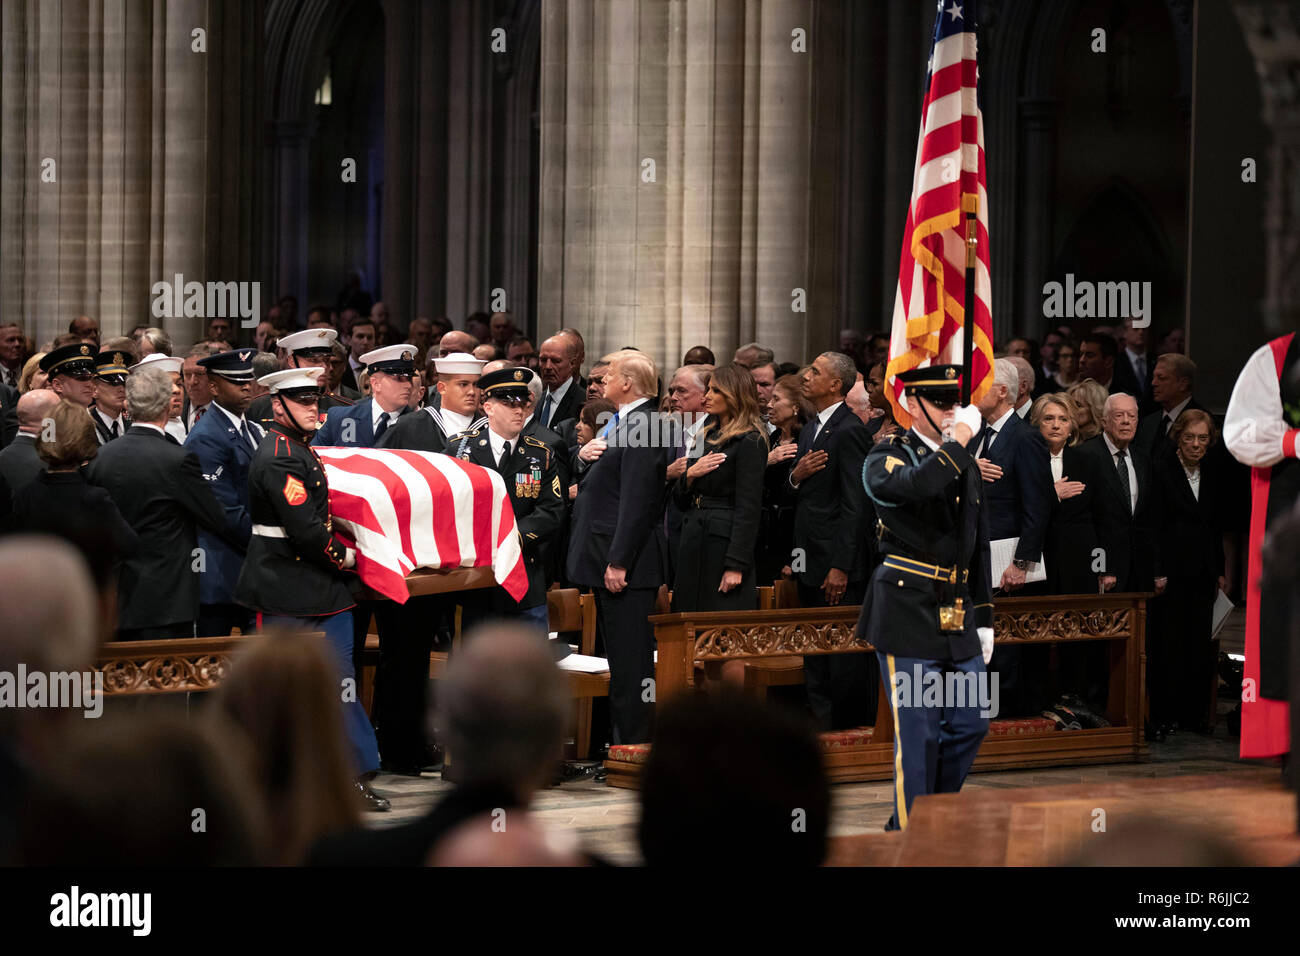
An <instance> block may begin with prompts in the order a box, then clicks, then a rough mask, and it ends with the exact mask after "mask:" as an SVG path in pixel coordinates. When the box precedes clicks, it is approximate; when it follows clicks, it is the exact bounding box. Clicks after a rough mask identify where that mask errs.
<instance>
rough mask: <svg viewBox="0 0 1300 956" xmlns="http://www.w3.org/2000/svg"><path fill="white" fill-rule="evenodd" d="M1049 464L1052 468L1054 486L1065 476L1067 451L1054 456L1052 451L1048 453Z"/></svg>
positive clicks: (1061, 451)
mask: <svg viewBox="0 0 1300 956" xmlns="http://www.w3.org/2000/svg"><path fill="white" fill-rule="evenodd" d="M1047 455H1048V460H1047V463H1048V464H1049V465H1051V466H1052V484H1056V483H1057V482H1058V481H1060V480H1061V478H1062V476H1063V475H1064V474H1065V449H1064V448H1062V449H1061V450H1060V451H1059V452H1057V453H1056V454H1055V455H1053V454H1052V453H1051V452H1050V451H1049V452H1048V453H1047Z"/></svg>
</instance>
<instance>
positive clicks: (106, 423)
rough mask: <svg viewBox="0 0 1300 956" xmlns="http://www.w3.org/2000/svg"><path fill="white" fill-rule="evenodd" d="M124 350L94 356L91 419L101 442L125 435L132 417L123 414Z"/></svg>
mask: <svg viewBox="0 0 1300 956" xmlns="http://www.w3.org/2000/svg"><path fill="white" fill-rule="evenodd" d="M126 376H127V367H126V353H125V352H121V351H117V352H100V353H99V354H98V355H97V356H95V403H94V404H93V405H91V406H90V420H91V421H93V422H94V423H95V435H96V437H98V438H99V443H100V444H101V445H106V444H108V443H109V442H111V441H112V440H113V439H114V438H121V437H122V436H123V435H125V434H126V430H127V428H129V427H130V425H131V420H130V419H129V418H127V416H126Z"/></svg>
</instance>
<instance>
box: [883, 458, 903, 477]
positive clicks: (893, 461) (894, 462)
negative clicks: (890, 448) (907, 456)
mask: <svg viewBox="0 0 1300 956" xmlns="http://www.w3.org/2000/svg"><path fill="white" fill-rule="evenodd" d="M901 464H903V459H901V458H895V457H894V456H893V455H890V456H889V457H888V458H886V459H885V474H887V475H892V474H893V473H894V469H895V468H897V467H898V466H899V465H901Z"/></svg>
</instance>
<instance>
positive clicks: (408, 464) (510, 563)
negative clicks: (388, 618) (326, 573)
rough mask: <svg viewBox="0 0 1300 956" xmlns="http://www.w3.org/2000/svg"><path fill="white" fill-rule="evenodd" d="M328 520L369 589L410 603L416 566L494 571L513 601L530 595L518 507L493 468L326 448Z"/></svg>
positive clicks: (383, 451) (408, 454)
mask: <svg viewBox="0 0 1300 956" xmlns="http://www.w3.org/2000/svg"><path fill="white" fill-rule="evenodd" d="M318 454H319V455H320V459H321V461H322V462H324V464H325V475H326V478H327V480H328V481H329V486H330V516H331V517H332V518H333V521H334V531H335V533H336V534H337V535H338V537H339V539H340V540H342V541H344V542H345V543H346V544H347V545H348V546H349V547H352V548H355V549H356V552H357V573H358V574H359V575H360V576H361V580H362V581H364V582H365V583H366V584H367V585H368V586H369V587H370V588H372V589H373V590H375V591H377V592H379V593H380V594H383V595H384V596H385V597H389V598H392V599H393V600H394V601H396V602H398V603H399V604H405V603H406V599H407V597H408V593H407V589H406V581H405V578H406V575H407V574H409V573H410V572H411V571H413V570H415V569H416V568H481V567H490V568H492V571H493V575H494V576H495V577H496V580H497V583H498V584H500V585H501V586H502V587H504V588H505V589H506V590H507V591H508V592H510V596H511V597H513V598H514V599H515V600H516V601H518V600H519V599H520V598H522V597H523V596H524V594H525V593H526V592H527V591H528V571H527V568H526V567H525V566H524V556H523V551H522V550H521V548H520V543H519V533H518V531H517V529H516V525H515V511H514V506H513V505H512V504H511V503H510V498H509V496H508V495H507V494H506V486H505V482H504V481H503V480H502V478H501V476H500V475H499V474H497V473H496V472H495V471H492V470H490V469H487V468H481V467H479V466H478V465H475V464H472V463H470V462H467V461H460V460H458V459H456V458H452V457H451V456H449V455H435V454H430V453H428V452H421V451H399V450H396V449H390V448H365V449H353V448H321V449H319V450H318Z"/></svg>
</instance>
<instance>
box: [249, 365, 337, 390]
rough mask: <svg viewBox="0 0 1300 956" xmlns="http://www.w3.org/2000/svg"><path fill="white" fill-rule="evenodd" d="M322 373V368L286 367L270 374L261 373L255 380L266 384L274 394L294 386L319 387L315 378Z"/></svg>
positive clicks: (260, 383) (323, 370) (291, 388)
mask: <svg viewBox="0 0 1300 956" xmlns="http://www.w3.org/2000/svg"><path fill="white" fill-rule="evenodd" d="M324 374H325V369H323V368H286V369H281V370H280V371H278V372H272V373H271V374H270V375H263V376H262V377H261V378H259V379H258V380H257V384H258V385H264V386H266V387H267V388H268V389H270V390H271V394H272V395H274V394H276V393H277V392H288V391H293V390H294V389H296V388H320V382H319V381H317V380H318V379H319V378H320V377H321V376H322V375H324Z"/></svg>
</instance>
